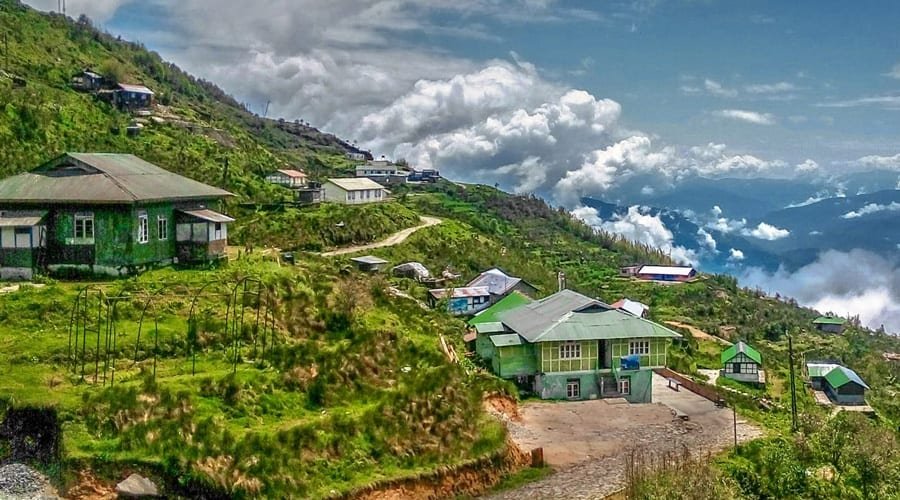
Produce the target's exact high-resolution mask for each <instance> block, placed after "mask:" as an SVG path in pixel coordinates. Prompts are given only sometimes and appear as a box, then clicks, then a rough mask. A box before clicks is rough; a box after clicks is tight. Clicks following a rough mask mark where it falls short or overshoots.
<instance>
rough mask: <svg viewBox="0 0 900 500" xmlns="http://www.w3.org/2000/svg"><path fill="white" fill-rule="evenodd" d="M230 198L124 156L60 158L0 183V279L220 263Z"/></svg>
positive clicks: (116, 273) (122, 272)
mask: <svg viewBox="0 0 900 500" xmlns="http://www.w3.org/2000/svg"><path fill="white" fill-rule="evenodd" d="M227 196H231V193H229V192H227V191H224V190H222V189H219V188H216V187H213V186H208V185H206V184H203V183H201V182H197V181H195V180H192V179H188V178H186V177H182V176H180V175H177V174H175V173H172V172H169V171H167V170H165V169H163V168H160V167H158V166H156V165H153V164H151V163H148V162H146V161H144V160H142V159H140V158H138V157H136V156H133V155H128V154H105V153H92V154H87V153H68V154H65V155H63V156H60V157H59V158H56V159H54V160H52V161H50V162H48V163H46V164H44V165H41V166H39V167H37V168H35V169H34V170H32V171H30V172H26V173H23V174H19V175H16V176H13V177H9V178H6V179H3V180H0V279H30V278H31V276H32V275H33V273H34V272H50V273H56V274H102V275H112V276H122V275H128V274H133V273H136V272H140V271H142V270H144V269H148V268H152V267H156V266H161V265H167V264H172V263H195V262H207V261H211V260H217V259H221V258H224V257H225V249H226V245H227V241H228V240H227V238H228V230H227V225H228V223H230V222H233V221H234V219H232V218H230V217H228V216H226V215H223V214H221V213H218V212H216V211H214V210H212V207H215V206H217V205H218V204H219V202H220V201H221V200H222V199H223V198H225V197H227Z"/></svg>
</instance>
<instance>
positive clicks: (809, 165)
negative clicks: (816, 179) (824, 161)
mask: <svg viewBox="0 0 900 500" xmlns="http://www.w3.org/2000/svg"><path fill="white" fill-rule="evenodd" d="M794 170H796V171H797V172H799V173H810V172H817V171H818V170H819V164H818V163H816V161H815V160H811V159H809V158H807V159H806V160H804V161H803V162H802V163H798V164H797V165H796V166H795V167H794Z"/></svg>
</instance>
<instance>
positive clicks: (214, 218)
mask: <svg viewBox="0 0 900 500" xmlns="http://www.w3.org/2000/svg"><path fill="white" fill-rule="evenodd" d="M179 212H181V213H184V214H187V215H190V216H193V217H196V218H198V219H203V220H205V221H209V222H234V219H232V218H231V217H229V216H227V215H223V214H220V213H219V212H216V211H215V210H209V209H206V208H204V209H197V210H179Z"/></svg>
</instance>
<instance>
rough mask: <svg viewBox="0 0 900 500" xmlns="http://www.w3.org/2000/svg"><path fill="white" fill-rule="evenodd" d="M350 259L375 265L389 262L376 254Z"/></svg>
mask: <svg viewBox="0 0 900 500" xmlns="http://www.w3.org/2000/svg"><path fill="white" fill-rule="evenodd" d="M350 260H352V261H353V262H359V263H360V264H373V265H374V264H387V261H386V260H384V259H382V258H379V257H375V256H374V255H364V256H362V257H353V258H352V259H350Z"/></svg>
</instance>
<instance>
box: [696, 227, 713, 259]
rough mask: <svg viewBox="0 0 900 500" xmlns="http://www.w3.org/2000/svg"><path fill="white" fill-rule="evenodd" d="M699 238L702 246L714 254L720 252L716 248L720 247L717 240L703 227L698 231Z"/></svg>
mask: <svg viewBox="0 0 900 500" xmlns="http://www.w3.org/2000/svg"><path fill="white" fill-rule="evenodd" d="M697 236H698V241H699V242H700V244H701V245H703V246H705V247H707V248H708V249H709V250H710V251H711V252H713V253H718V250H717V249H716V247H717V246H718V243H717V242H716V239H715V238H713V236H712V235H711V234H709V233H708V232H707V231H706V230H705V229H703V228H702V227H701V228H700V229H698V230H697Z"/></svg>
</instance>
